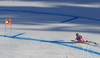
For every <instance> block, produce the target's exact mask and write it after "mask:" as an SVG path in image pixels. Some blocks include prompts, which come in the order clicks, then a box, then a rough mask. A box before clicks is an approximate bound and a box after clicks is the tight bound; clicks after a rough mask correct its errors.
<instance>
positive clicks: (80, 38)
mask: <svg viewBox="0 0 100 58" xmlns="http://www.w3.org/2000/svg"><path fill="white" fill-rule="evenodd" d="M74 41H78V42H80V43H83V42H88V40H84V39H83V38H82V35H79V34H78V33H76V39H75V40H74Z"/></svg>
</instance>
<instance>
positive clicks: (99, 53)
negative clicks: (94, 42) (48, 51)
mask: <svg viewBox="0 0 100 58" xmlns="http://www.w3.org/2000/svg"><path fill="white" fill-rule="evenodd" d="M0 36H1V37H8V38H13V39H22V40H32V41H40V42H48V43H53V44H58V45H62V46H67V47H71V48H75V49H79V50H82V51H86V52H90V53H93V54H97V55H100V52H96V51H93V50H90V49H84V48H82V47H77V46H73V45H68V44H64V43H61V42H57V41H49V40H41V39H34V38H24V37H16V36H15V37H12V36H7V35H6V36H5V35H0Z"/></svg>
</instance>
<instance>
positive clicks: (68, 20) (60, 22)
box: [60, 17, 78, 23]
mask: <svg viewBox="0 0 100 58" xmlns="http://www.w3.org/2000/svg"><path fill="white" fill-rule="evenodd" d="M77 18H78V17H74V18H72V19H69V20H65V21H62V22H60V23H65V22H68V21H72V20H75V19H77Z"/></svg>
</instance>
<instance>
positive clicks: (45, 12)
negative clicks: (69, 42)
mask: <svg viewBox="0 0 100 58" xmlns="http://www.w3.org/2000/svg"><path fill="white" fill-rule="evenodd" d="M0 11H11V12H25V13H36V14H46V15H58V16H68V17H74V18H73V19H76V18H83V19H89V20H95V21H100V19H95V18H89V17H81V16H74V15H66V14H58V13H48V12H37V11H27V10H11V9H0ZM71 20H72V19H71ZM71 20H70V21H71ZM68 21H69V20H68ZM65 22H67V20H65ZM60 23H61V22H60ZM63 23H64V22H63Z"/></svg>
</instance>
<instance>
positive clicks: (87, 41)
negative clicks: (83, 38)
mask: <svg viewBox="0 0 100 58" xmlns="http://www.w3.org/2000/svg"><path fill="white" fill-rule="evenodd" d="M71 41H73V42H75V41H74V40H71ZM86 43H93V44H97V43H96V42H93V41H87V42H86Z"/></svg>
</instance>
